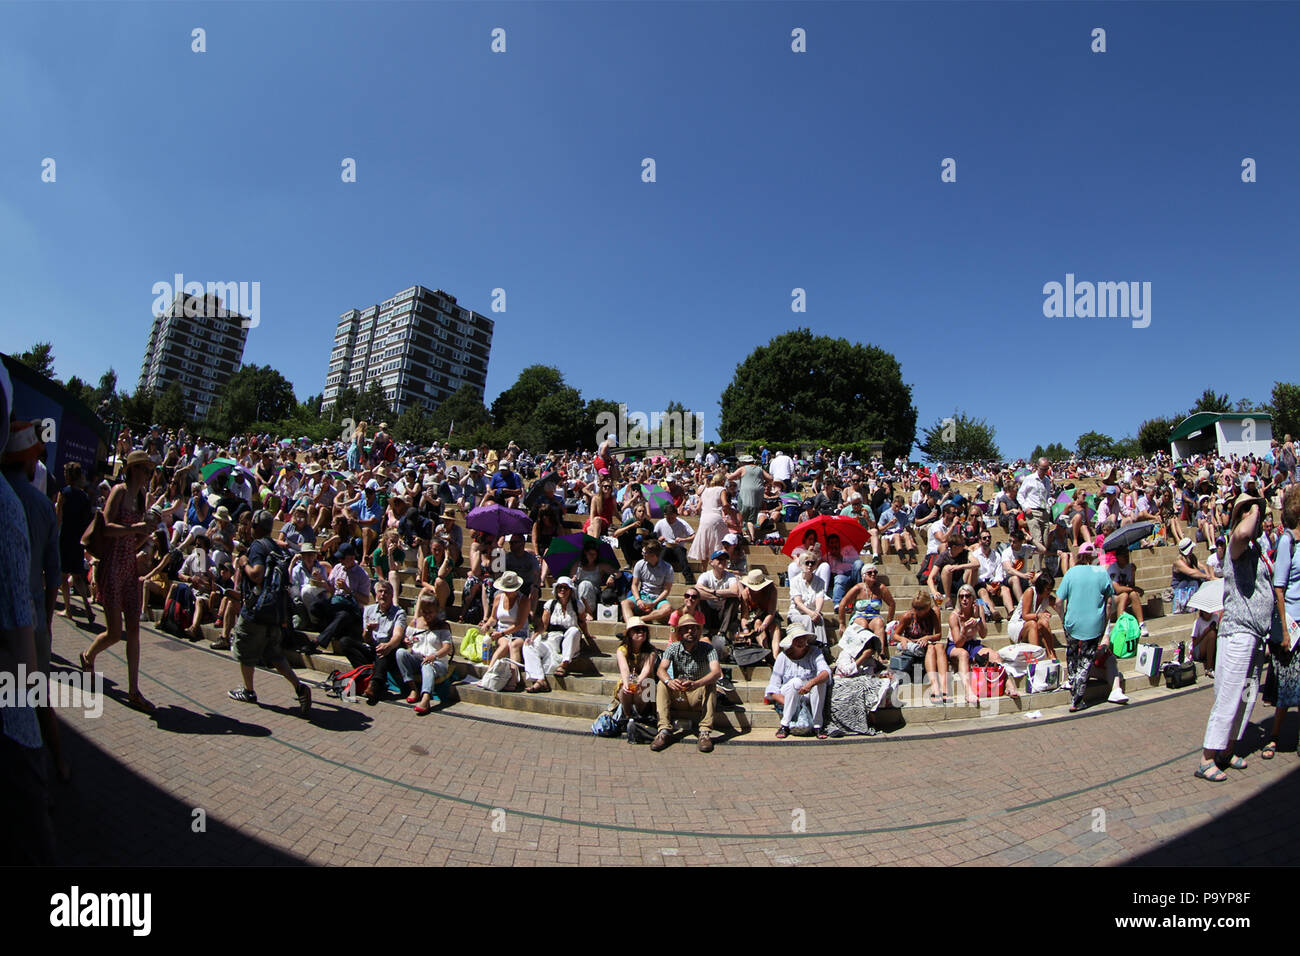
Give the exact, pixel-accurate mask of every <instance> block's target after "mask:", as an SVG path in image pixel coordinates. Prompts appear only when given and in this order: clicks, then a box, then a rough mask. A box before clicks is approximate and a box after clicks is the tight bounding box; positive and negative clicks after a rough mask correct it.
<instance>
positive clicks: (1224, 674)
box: [1196, 494, 1275, 783]
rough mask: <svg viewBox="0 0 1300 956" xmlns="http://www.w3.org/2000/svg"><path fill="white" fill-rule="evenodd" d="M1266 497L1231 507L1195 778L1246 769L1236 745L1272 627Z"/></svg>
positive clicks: (1242, 499) (1218, 780)
mask: <svg viewBox="0 0 1300 956" xmlns="http://www.w3.org/2000/svg"><path fill="white" fill-rule="evenodd" d="M1264 508H1265V504H1264V499H1263V498H1259V497H1256V496H1254V495H1248V494H1243V495H1241V496H1240V497H1239V498H1237V500H1236V502H1235V503H1234V504H1233V506H1232V516H1231V518H1230V519H1229V521H1228V526H1229V527H1230V528H1231V529H1232V530H1231V531H1230V532H1229V541H1228V552H1227V560H1226V561H1225V562H1224V568H1223V570H1224V575H1223V620H1222V622H1221V623H1220V624H1219V638H1218V642H1217V643H1216V645H1215V672H1214V708H1213V709H1212V710H1211V711H1210V719H1209V721H1208V722H1207V723H1206V726H1205V741H1204V743H1203V744H1202V746H1203V747H1204V748H1205V749H1204V752H1203V754H1202V760H1201V765H1200V766H1199V767H1198V768H1197V770H1196V776H1197V777H1200V778H1201V779H1202V780H1209V781H1212V782H1213V783H1222V782H1223V781H1224V780H1227V779H1228V775H1227V774H1226V773H1224V768H1225V767H1227V768H1229V769H1232V770H1245V769H1246V761H1244V760H1242V759H1241V757H1239V756H1236V755H1235V754H1233V752H1232V750H1233V744H1234V743H1235V742H1236V741H1238V740H1240V739H1241V738H1242V737H1243V736H1245V733H1246V726H1247V725H1248V724H1249V723H1250V714H1251V711H1252V710H1253V709H1254V705H1255V697H1256V694H1255V693H1254V692H1253V691H1254V689H1255V688H1256V687H1258V679H1259V676H1258V671H1259V663H1260V661H1261V659H1262V658H1261V655H1262V651H1263V646H1264V641H1266V640H1267V639H1268V636H1269V632H1270V630H1271V629H1272V625H1273V612H1274V603H1275V598H1274V594H1273V581H1272V577H1273V567H1272V564H1273V563H1272V561H1271V560H1269V557H1268V554H1267V553H1266V552H1265V551H1264V550H1263V548H1261V547H1260V544H1259V541H1258V536H1259V530H1260V521H1261V519H1262V518H1263V515H1264Z"/></svg>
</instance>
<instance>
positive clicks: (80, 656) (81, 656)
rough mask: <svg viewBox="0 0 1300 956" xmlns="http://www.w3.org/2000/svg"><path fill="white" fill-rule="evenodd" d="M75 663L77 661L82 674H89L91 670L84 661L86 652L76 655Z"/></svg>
mask: <svg viewBox="0 0 1300 956" xmlns="http://www.w3.org/2000/svg"><path fill="white" fill-rule="evenodd" d="M77 661H78V663H80V664H81V669H82V671H84V672H85V673H87V674H89V673H91V670H90V664H89V663H88V662H87V661H86V652H85V651H82V652H81V653H79V654H78V655H77Z"/></svg>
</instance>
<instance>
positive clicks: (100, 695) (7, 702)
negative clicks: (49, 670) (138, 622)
mask: <svg viewBox="0 0 1300 956" xmlns="http://www.w3.org/2000/svg"><path fill="white" fill-rule="evenodd" d="M0 707H64V708H77V709H79V710H81V711H82V712H83V713H84V714H85V715H86V716H87V717H98V716H100V715H101V714H103V713H104V677H103V675H102V674H98V673H96V674H86V673H83V672H81V671H57V672H55V673H53V674H46V673H44V672H43V671H36V672H34V673H31V674H29V673H28V672H27V665H26V664H19V665H18V667H17V668H16V669H15V671H2V672H0Z"/></svg>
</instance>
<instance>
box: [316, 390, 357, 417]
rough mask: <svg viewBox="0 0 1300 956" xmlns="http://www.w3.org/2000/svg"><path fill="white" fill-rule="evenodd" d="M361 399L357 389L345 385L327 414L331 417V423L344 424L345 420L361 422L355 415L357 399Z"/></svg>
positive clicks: (335, 397)
mask: <svg viewBox="0 0 1300 956" xmlns="http://www.w3.org/2000/svg"><path fill="white" fill-rule="evenodd" d="M360 397H361V396H360V395H358V394H357V390H356V389H355V388H353V387H352V386H351V385H344V386H343V387H342V388H340V389H339V390H338V394H336V395H335V396H334V403H333V404H332V405H330V407H329V409H328V411H327V412H326V413H325V414H327V415H328V416H329V419H330V421H331V422H332V423H334V424H338V423H339V422H342V421H343V419H345V418H351V419H352V420H354V421H360V419H359V418H357V416H356V415H354V414H353V412H354V411H355V410H356V407H357V399H359V398H360Z"/></svg>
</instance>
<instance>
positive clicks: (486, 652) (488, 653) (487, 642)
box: [481, 637, 492, 664]
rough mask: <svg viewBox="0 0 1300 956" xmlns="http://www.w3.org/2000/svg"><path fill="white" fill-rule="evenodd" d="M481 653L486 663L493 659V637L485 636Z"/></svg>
mask: <svg viewBox="0 0 1300 956" xmlns="http://www.w3.org/2000/svg"><path fill="white" fill-rule="evenodd" d="M481 653H482V657H483V663H484V664H486V663H487V662H488V661H489V660H491V659H492V639H491V638H490V637H485V638H483V649H482V652H481Z"/></svg>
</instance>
